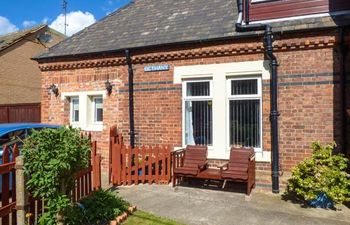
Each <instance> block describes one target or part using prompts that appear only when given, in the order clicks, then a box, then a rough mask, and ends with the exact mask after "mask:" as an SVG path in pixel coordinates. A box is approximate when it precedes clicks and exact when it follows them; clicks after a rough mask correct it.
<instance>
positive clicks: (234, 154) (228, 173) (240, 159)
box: [220, 147, 255, 195]
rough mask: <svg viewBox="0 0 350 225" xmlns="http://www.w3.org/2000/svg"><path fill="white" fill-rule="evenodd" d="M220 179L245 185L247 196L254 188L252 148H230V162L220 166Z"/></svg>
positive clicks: (253, 155)
mask: <svg viewBox="0 0 350 225" xmlns="http://www.w3.org/2000/svg"><path fill="white" fill-rule="evenodd" d="M220 173H221V178H222V179H224V180H231V181H237V182H245V183H247V192H246V193H247V195H250V192H251V190H252V188H253V187H254V186H255V154H254V149H253V148H234V147H232V148H231V152H230V161H229V162H228V163H226V164H224V165H222V166H220Z"/></svg>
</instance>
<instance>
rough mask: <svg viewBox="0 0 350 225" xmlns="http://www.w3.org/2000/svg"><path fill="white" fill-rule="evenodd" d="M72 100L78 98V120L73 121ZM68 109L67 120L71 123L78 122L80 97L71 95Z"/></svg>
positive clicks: (75, 123) (76, 123)
mask: <svg viewBox="0 0 350 225" xmlns="http://www.w3.org/2000/svg"><path fill="white" fill-rule="evenodd" d="M74 100H78V101H79V102H78V114H79V115H78V116H79V120H78V121H73V113H74V112H73V111H74V108H73V101H74ZM69 101H70V110H69V121H70V124H72V125H78V124H79V123H80V120H81V118H80V99H79V96H72V97H70V100H69Z"/></svg>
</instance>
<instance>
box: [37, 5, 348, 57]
mask: <svg viewBox="0 0 350 225" xmlns="http://www.w3.org/2000/svg"><path fill="white" fill-rule="evenodd" d="M237 13H238V12H237V5H236V1H234V0H134V1H133V2H131V3H130V4H128V5H127V6H125V7H123V8H121V9H119V10H117V11H116V12H114V13H112V14H110V15H109V16H107V17H105V18H103V19H102V20H101V21H98V22H97V23H95V24H93V25H91V26H90V27H87V28H85V29H84V30H82V31H81V32H79V33H77V34H75V35H73V36H72V37H70V38H68V39H66V40H64V41H62V42H60V43H59V44H57V45H55V46H53V47H52V48H51V49H49V51H48V52H46V53H44V54H42V55H40V56H38V57H37V58H36V59H43V58H52V57H60V56H74V55H81V54H92V53H100V52H110V51H118V50H122V49H132V48H140V47H150V46H158V45H165V44H173V43H185V42H191V41H204V40H211V39H213V40H215V39H219V38H220V39H221V38H232V37H237V36H246V35H249V34H247V33H244V34H243V33H236V32H235V22H236V20H237ZM348 21H350V20H348ZM272 25H273V28H274V30H275V31H276V30H280V31H286V30H295V29H309V28H319V27H321V26H325V27H327V26H330V27H332V26H333V27H334V26H336V24H335V23H334V21H333V20H332V18H328V20H327V19H324V18H314V19H306V20H302V22H300V21H289V22H279V23H275V24H272Z"/></svg>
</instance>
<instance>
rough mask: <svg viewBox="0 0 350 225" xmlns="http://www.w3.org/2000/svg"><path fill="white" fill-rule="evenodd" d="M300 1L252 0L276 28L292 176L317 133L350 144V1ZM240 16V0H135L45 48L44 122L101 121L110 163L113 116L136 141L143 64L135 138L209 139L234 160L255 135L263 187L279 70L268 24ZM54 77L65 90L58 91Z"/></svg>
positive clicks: (342, 146) (283, 164) (258, 16)
mask: <svg viewBox="0 0 350 225" xmlns="http://www.w3.org/2000/svg"><path fill="white" fill-rule="evenodd" d="M295 2H296V1H292V0H288V1H287V0H286V1H264V0H259V1H258V0H252V1H251V2H249V3H250V4H249V5H250V12H248V11H247V13H248V14H247V15H250V21H247V20H246V22H251V24H254V23H258V22H261V23H268V24H270V25H271V27H272V31H273V33H274V38H275V41H274V44H273V45H274V54H275V56H276V58H277V61H278V63H279V67H278V110H279V113H280V116H279V135H278V136H279V144H278V148H279V162H280V164H279V174H280V176H281V177H282V179H281V180H282V181H283V182H284V181H285V180H286V179H287V178H288V177H289V171H290V169H291V168H292V167H293V166H295V165H296V164H297V163H298V162H299V161H301V160H302V159H304V158H305V157H308V156H310V154H311V149H310V144H311V142H312V141H315V140H319V141H321V142H323V143H329V142H332V141H334V140H335V141H336V142H337V143H338V149H337V150H338V151H341V152H344V153H345V152H346V146H349V145H348V144H347V139H346V136H345V132H344V131H345V130H346V126H349V123H346V121H348V120H349V118H348V117H349V116H348V115H346V113H345V109H346V108H349V105H350V104H349V102H347V105H346V104H345V103H346V102H345V86H346V84H347V85H348V84H349V82H347V83H346V80H349V77H347V79H346V77H345V74H346V73H345V72H344V71H345V69H346V65H347V71H349V61H350V57H346V55H347V53H346V51H345V50H346V47H348V45H349V41H350V36H349V28H348V27H346V26H347V25H349V24H350V16H349V12H350V11H349V10H350V4H349V2H347V1H340V0H339V1H328V0H324V1H317V2H318V3H317V2H316V1H313V2H310V1H305V0H300V1H298V4H296V3H295ZM333 4H334V5H333ZM247 15H245V18H248V17H247ZM285 15H288V17H287V18H286V17H285ZM238 17H239V14H238V9H237V2H236V1H233V0H212V1H205V0H193V1H186V0H180V1H170V0H166V1H158V0H136V1H133V2H132V3H130V4H128V5H127V6H125V7H123V8H121V9H119V10H117V11H116V12H114V13H112V14H110V15H108V16H107V17H105V18H104V19H102V20H101V21H99V22H97V23H96V24H94V25H92V26H90V27H88V28H86V29H84V30H83V31H81V32H79V33H77V34H75V35H73V36H72V37H70V38H68V39H67V40H65V41H63V42H61V43H60V44H58V45H56V46H54V47H52V48H51V49H50V50H49V52H48V53H45V54H43V55H41V56H39V57H38V58H37V59H36V60H37V61H38V62H39V67H40V69H41V71H42V122H45V123H52V124H71V125H73V126H76V127H80V128H81V129H83V130H88V131H92V132H93V135H94V138H95V139H97V140H98V143H99V146H98V147H99V151H100V152H101V153H102V156H103V165H104V168H105V169H106V170H105V172H108V162H109V160H108V159H109V132H110V130H109V129H110V127H111V126H114V125H116V126H117V127H118V129H119V131H121V132H122V133H123V134H124V137H125V138H126V141H127V142H128V141H129V140H130V139H129V135H130V117H129V110H130V108H129V100H130V99H129V90H130V89H129V87H130V85H129V75H130V74H129V72H131V71H132V72H133V75H134V76H133V82H132V86H133V100H134V110H133V111H134V112H133V113H134V129H135V145H141V144H143V145H155V144H165V145H171V146H173V147H174V148H181V147H183V146H186V145H187V144H205V145H208V146H209V152H208V157H209V159H210V162H211V165H212V166H215V165H216V164H218V163H219V162H222V161H223V160H226V159H228V157H229V149H230V146H231V145H240V146H242V145H243V146H251V147H254V149H255V152H256V161H257V171H256V173H257V175H256V176H257V183H258V187H271V165H272V164H271V149H272V145H271V126H270V110H271V108H270V105H271V104H270V97H271V96H270V93H271V92H270V91H271V90H270V83H271V70H270V66H269V60H268V59H267V58H266V57H265V53H264V52H265V49H264V45H263V34H264V32H259V31H255V32H237V31H236V27H235V23H236V21H237V19H238ZM282 17H285V18H282ZM125 50H128V51H129V53H130V55H131V60H130V64H129V65H128V63H127V60H126V54H125V52H126V51H125ZM341 59H344V60H341ZM129 66H132V70H131V71H128V68H130V67H129ZM106 82H107V84H111V85H112V91H111V93H110V94H109V93H108V92H107V91H106ZM345 83H346V84H345ZM52 84H54V85H56V87H57V88H58V90H59V96H55V95H53V94H51V93H49V92H48V91H47V88H48V87H50V86H51V85H52ZM107 86H108V85H107ZM347 99H349V97H348V98H347ZM348 128H349V127H348ZM131 134H132V132H131ZM131 136H132V135H131ZM348 154H349V152H348Z"/></svg>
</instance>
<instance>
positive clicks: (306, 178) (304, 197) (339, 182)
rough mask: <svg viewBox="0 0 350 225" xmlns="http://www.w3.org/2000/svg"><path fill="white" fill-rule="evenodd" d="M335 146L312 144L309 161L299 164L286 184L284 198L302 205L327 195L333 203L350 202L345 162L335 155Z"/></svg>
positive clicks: (338, 155)
mask: <svg viewBox="0 0 350 225" xmlns="http://www.w3.org/2000/svg"><path fill="white" fill-rule="evenodd" d="M334 147H335V144H329V145H321V144H320V143H319V142H314V143H313V144H312V148H313V153H312V157H311V158H308V159H305V160H304V161H302V162H300V163H299V164H298V165H297V166H296V167H295V168H294V169H293V171H292V177H291V178H290V179H289V180H288V186H287V190H286V194H287V195H289V196H295V197H296V198H297V200H299V201H301V202H305V201H306V202H307V201H310V200H314V199H315V198H317V196H319V195H320V194H326V195H327V196H328V197H329V198H330V199H331V200H332V201H333V202H334V203H336V204H341V203H343V202H345V201H349V200H350V179H349V175H348V174H347V172H346V169H347V167H348V159H347V158H345V157H344V155H342V154H334V153H333V150H334Z"/></svg>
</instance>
